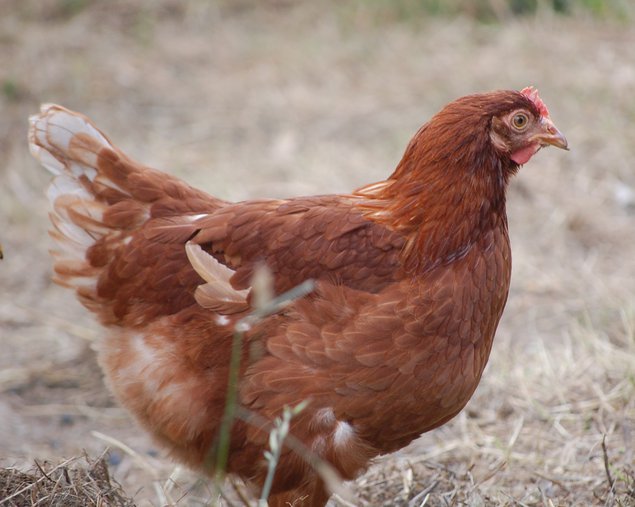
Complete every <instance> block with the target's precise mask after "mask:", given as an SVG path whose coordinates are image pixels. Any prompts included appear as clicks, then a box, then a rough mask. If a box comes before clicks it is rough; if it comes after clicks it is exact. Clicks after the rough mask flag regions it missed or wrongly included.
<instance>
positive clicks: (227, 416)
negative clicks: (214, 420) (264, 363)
mask: <svg viewBox="0 0 635 507" xmlns="http://www.w3.org/2000/svg"><path fill="white" fill-rule="evenodd" d="M242 343H243V331H242V330H238V329H236V330H235V331H234V335H233V340H232V353H231V358H230V361H229V375H228V378H227V399H226V401H225V412H224V413H223V420H222V421H221V426H220V430H219V437H218V447H217V450H216V467H215V476H216V484H217V486H218V487H219V488H220V485H221V483H222V482H223V480H224V479H225V470H226V467H227V458H228V457H229V442H230V436H231V427H232V424H233V422H234V415H235V413H236V399H237V395H238V372H239V371H240V356H241V353H242Z"/></svg>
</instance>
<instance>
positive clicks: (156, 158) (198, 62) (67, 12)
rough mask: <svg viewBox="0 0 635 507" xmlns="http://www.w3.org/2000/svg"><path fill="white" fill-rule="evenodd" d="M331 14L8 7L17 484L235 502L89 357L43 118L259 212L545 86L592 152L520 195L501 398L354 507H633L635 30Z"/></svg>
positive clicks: (0, 68)
mask: <svg viewBox="0 0 635 507" xmlns="http://www.w3.org/2000/svg"><path fill="white" fill-rule="evenodd" d="M327 5H329V6H330V9H329V8H324V7H318V5H317V4H310V3H308V2H297V3H294V2H283V1H280V0H278V1H275V2H274V1H273V0H270V1H268V2H265V3H262V4H258V6H257V7H254V5H253V4H252V2H248V1H241V2H237V3H231V2H228V1H225V2H219V3H214V4H210V3H207V2H203V1H191V2H183V3H179V2H177V1H175V0H160V1H157V2H126V1H124V0H116V1H113V2H90V1H87V0H84V1H72V0H71V1H61V0H56V1H54V0H46V1H42V2H36V1H35V0H27V1H18V0H5V1H4V2H3V3H2V4H0V11H2V12H0V85H1V86H2V90H1V91H2V95H1V96H0V111H2V115H1V116H0V244H2V247H3V250H4V260H3V261H1V263H0V287H2V293H1V294H0V346H1V350H2V353H1V354H0V368H1V370H0V466H4V467H9V466H14V465H15V466H19V467H28V466H30V465H31V464H32V463H33V460H34V459H37V460H38V462H43V461H45V460H47V461H49V462H52V463H57V462H60V461H62V460H63V459H64V458H68V457H72V456H78V455H81V453H82V452H83V450H85V451H86V452H87V453H88V454H89V455H93V456H98V455H99V454H100V453H101V452H102V451H103V450H104V448H106V447H110V449H111V454H110V458H109V462H110V468H111V473H112V474H113V475H114V477H115V478H116V479H117V480H118V481H119V482H120V483H121V484H122V485H123V487H124V489H125V490H126V492H127V494H128V495H129V496H131V497H133V498H134V500H135V502H136V503H137V504H138V505H144V506H147V505H163V504H166V503H173V504H176V505H180V506H186V505H201V504H204V503H205V502H207V503H209V502H210V501H211V500H212V498H213V495H212V493H211V492H210V491H209V485H207V484H206V483H204V482H203V483H199V484H198V486H197V487H196V488H191V485H192V484H194V483H195V482H196V475H195V474H193V473H192V472H189V471H187V470H183V469H180V468H177V469H175V468H174V464H173V463H172V462H171V461H170V460H169V459H168V458H166V457H165V456H164V455H163V454H162V452H161V450H160V449H158V448H156V447H155V445H154V444H153V443H152V442H151V441H150V439H149V438H148V437H147V436H146V435H145V434H144V433H143V432H142V431H140V430H139V429H138V428H137V427H136V426H135V425H134V423H133V422H132V421H131V419H130V418H129V416H128V415H127V413H126V412H125V411H124V410H123V409H121V408H119V407H118V406H117V405H116V403H115V402H114V401H113V399H112V398H111V396H110V395H109V393H108V391H107V390H106V388H105V387H104V385H103V382H102V378H101V374H100V371H99V369H98V367H97V366H96V362H95V357H94V354H93V352H92V349H91V344H92V343H93V342H94V341H95V340H96V339H98V338H99V336H100V333H101V331H100V329H99V327H98V326H97V325H96V324H95V323H94V322H93V321H92V320H91V318H90V317H89V315H88V314H87V312H86V311H85V310H84V309H83V308H82V307H81V306H80V305H79V304H78V303H76V302H75V301H74V298H73V295H72V294H71V293H70V292H69V291H67V290H64V289H62V288H60V287H57V286H55V285H53V284H52V283H51V281H50V276H51V261H50V259H49V257H48V253H47V249H48V248H49V246H50V242H49V240H48V238H47V234H46V230H47V226H48V224H47V204H46V201H45V198H44V189H45V188H46V185H47V181H48V175H47V174H45V172H44V171H43V170H41V168H40V167H38V166H37V164H36V163H35V162H34V161H33V160H32V158H31V157H30V155H29V153H28V149H27V145H26V118H27V116H28V115H29V114H32V113H34V112H36V111H37V108H38V107H39V104H40V103H41V102H58V103H61V104H63V105H65V106H67V107H69V108H72V109H75V110H79V111H82V112H83V113H85V114H87V115H88V116H90V117H91V118H93V120H94V121H95V122H96V123H97V124H98V125H99V126H100V127H101V128H102V129H103V130H104V131H106V132H107V133H108V134H109V135H110V137H111V138H112V140H113V141H114V142H115V143H116V144H118V145H119V146H120V147H122V148H123V149H124V150H125V151H127V152H128V153H129V154H130V155H132V156H133V157H135V158H136V159H138V160H142V161H143V162H145V163H147V164H149V165H152V166H155V167H158V168H161V169H164V170H166V171H168V172H171V173H173V174H176V175H178V176H180V177H182V178H185V179H186V180H188V181H189V182H190V183H191V184H193V185H196V186H199V187H201V188H203V189H205V190H207V191H209V192H212V193H215V194H216V195H219V196H221V197H224V198H227V199H235V200H242V199H247V198H251V197H263V196H267V197H269V196H278V197H287V196H291V195H301V194H311V193H330V192H346V191H349V190H351V189H353V188H355V187H357V186H360V185H362V184H364V183H368V182H371V181H376V180H379V179H382V178H384V177H385V176H387V175H388V174H389V173H390V172H391V171H392V169H393V168H394V166H395V165H396V163H397V162H398V159H399V157H400V155H401V153H402V152H403V149H404V147H405V145H406V143H407V142H408V140H409V138H410V137H411V136H412V134H413V133H414V132H415V131H416V130H417V128H418V127H419V126H420V125H421V124H422V123H423V122H424V121H425V120H426V119H428V118H429V117H430V116H431V115H432V114H433V113H434V112H436V111H437V110H438V109H439V108H440V107H442V106H443V104H445V103H446V102H448V101H449V100H451V99H453V98H456V97H459V96H461V95H464V94H467V93H472V92H476V91H485V90H490V89H497V88H515V89H519V88H522V87H524V86H527V85H535V86H537V87H538V88H539V89H540V92H541V96H542V98H543V99H544V101H545V102H546V103H547V105H548V106H549V108H550V110H551V115H552V118H553V119H554V121H555V123H556V125H557V126H558V127H559V128H560V129H561V130H562V131H563V132H564V133H565V134H566V135H567V137H568V140H569V145H570V147H571V151H570V152H560V151H558V150H554V149H549V150H545V151H543V152H540V153H539V154H538V155H537V156H536V157H535V158H534V159H533V160H532V161H531V162H530V164H528V165H527V166H526V167H524V168H523V169H522V170H521V171H520V173H519V175H518V176H517V177H516V179H515V180H514V182H513V184H512V186H511V189H510V193H509V198H508V212H509V222H510V233H511V238H512V248H513V257H514V267H513V283H512V288H511V293H510V296H509V302H508V305H507V309H506V312H505V315H504V317H503V320H502V322H501V325H500V328H499V331H498V334H497V337H496V341H495V343H494V348H493V352H492V356H491V359H490V362H489V365H488V367H487V369H486V371H485V374H484V377H483V380H482V382H481V385H480V386H479V388H478V390H477V392H476V394H475V396H474V398H473V399H472V401H471V402H470V403H469V405H468V406H467V408H466V409H465V410H464V411H463V412H462V413H461V414H460V415H459V416H458V417H457V418H456V419H455V420H454V421H452V422H451V423H449V424H447V425H446V426H445V427H443V428H441V429H439V430H436V431H434V432H432V433H430V434H427V435H425V436H423V437H422V438H421V439H420V440H418V441H417V442H415V443H413V444H412V445H411V446H409V447H408V448H407V449H404V450H403V451H402V452H400V453H398V454H397V455H393V456H389V457H386V458H384V459H382V460H380V461H379V462H378V464H376V465H375V466H374V467H373V468H372V469H371V470H370V471H369V473H368V474H367V475H365V476H363V477H361V478H360V479H359V480H358V481H356V482H355V483H353V484H352V485H350V490H351V496H350V498H349V500H348V503H346V501H345V500H343V499H338V498H335V499H334V500H332V502H333V505H364V506H366V505H368V506H376V505H386V506H389V505H413V506H414V505H423V504H425V505H470V506H479V505H541V506H542V505H544V506H552V505H553V506H557V505H563V506H564V505H594V504H597V505H635V478H634V473H635V466H634V465H633V463H634V462H635V262H634V261H633V259H635V234H634V232H633V231H635V162H633V160H634V156H635V142H634V139H635V100H634V99H633V89H634V88H635V26H634V25H633V23H629V22H628V21H624V20H621V19H612V20H611V19H603V20H602V19H592V18H590V17H589V16H587V15H584V14H578V15H574V16H566V17H565V16H558V15H554V14H553V13H550V12H547V11H546V10H544V11H540V12H538V13H537V14H536V15H535V16H533V15H532V16H530V17H526V18H522V19H501V20H499V21H498V22H496V23H493V24H482V23H478V22H475V21H473V20H470V19H465V18H453V19H443V18H434V19H426V18H425V17H423V18H419V19H417V20H408V19H399V18H397V19H392V18H391V19H388V20H383V19H381V17H378V16H377V15H376V12H375V11H373V9H372V8H371V7H368V6H365V4H363V3H360V2H350V3H346V2H342V3H329V4H327ZM369 5H370V3H369ZM603 442H604V445H603ZM0 503H2V499H0Z"/></svg>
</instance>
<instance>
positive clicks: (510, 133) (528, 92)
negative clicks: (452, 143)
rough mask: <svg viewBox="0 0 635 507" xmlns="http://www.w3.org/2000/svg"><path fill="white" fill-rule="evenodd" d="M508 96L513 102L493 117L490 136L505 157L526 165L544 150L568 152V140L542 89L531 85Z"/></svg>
mask: <svg viewBox="0 0 635 507" xmlns="http://www.w3.org/2000/svg"><path fill="white" fill-rule="evenodd" d="M508 93H509V100H508V101H505V102H504V103H503V104H501V106H502V108H501V110H499V111H496V112H495V114H494V115H493V116H492V120H491V127H490V134H489V135H490V140H491V142H492V145H493V146H494V148H495V149H496V151H497V152H498V153H499V155H500V156H501V157H509V159H511V161H512V162H514V163H516V164H518V165H522V164H525V163H526V162H527V161H528V160H529V159H530V158H531V157H532V156H533V155H534V154H535V153H536V152H537V151H538V150H539V149H540V148H542V147H545V146H556V147H558V148H562V149H565V150H566V149H568V145H567V140H566V138H565V137H564V135H562V133H560V131H559V130H558V129H557V128H556V126H555V125H554V124H553V122H552V121H551V118H550V117H549V110H548V109H547V106H545V104H544V102H543V101H542V100H541V99H540V97H539V96H538V90H536V89H535V88H533V87H531V86H530V87H527V88H524V89H523V90H521V91H520V92H508Z"/></svg>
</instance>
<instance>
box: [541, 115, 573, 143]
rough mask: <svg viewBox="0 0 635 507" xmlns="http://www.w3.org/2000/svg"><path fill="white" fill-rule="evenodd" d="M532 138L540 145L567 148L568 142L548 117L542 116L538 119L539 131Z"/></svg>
mask: <svg viewBox="0 0 635 507" xmlns="http://www.w3.org/2000/svg"><path fill="white" fill-rule="evenodd" d="M533 140H534V141H537V142H539V143H540V146H555V147H556V148H562V149H563V150H569V143H567V138H566V137H564V135H563V134H562V132H560V131H559V130H558V129H557V128H556V126H555V125H554V124H553V122H552V121H551V118H549V117H543V118H542V120H541V121H540V132H538V133H537V134H536V135H535V136H533Z"/></svg>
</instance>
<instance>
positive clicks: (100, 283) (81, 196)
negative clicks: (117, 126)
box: [29, 105, 224, 325]
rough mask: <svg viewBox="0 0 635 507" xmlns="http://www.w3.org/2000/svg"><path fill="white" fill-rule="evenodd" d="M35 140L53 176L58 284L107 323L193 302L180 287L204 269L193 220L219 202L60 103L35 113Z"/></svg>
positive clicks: (38, 153)
mask: <svg viewBox="0 0 635 507" xmlns="http://www.w3.org/2000/svg"><path fill="white" fill-rule="evenodd" d="M29 145H30V149H31V153H32V154H33V155H34V156H35V158H36V159H38V160H39V161H40V163H41V164H42V165H43V166H44V167H45V168H46V169H48V170H49V171H50V172H51V173H52V174H53V175H54V178H53V181H52V182H51V185H50V186H49V188H48V192H47V195H48V198H49V201H50V203H51V206H52V211H51V213H50V218H51V223H52V228H51V230H50V235H51V237H52V238H53V240H54V242H55V248H54V249H53V250H52V251H51V254H52V255H53V257H54V261H55V264H54V270H55V277H54V279H55V281H56V282H57V283H59V284H61V285H64V286H67V287H71V288H74V289H75V290H76V292H77V295H78V297H79V299H80V301H81V302H82V303H83V304H84V305H85V306H87V307H88V308H89V309H91V310H93V311H95V312H96V313H98V315H99V316H100V318H101V321H102V323H104V324H120V325H126V324H128V325H130V324H134V325H140V324H142V323H143V321H146V320H147V319H149V318H154V317H157V316H159V315H161V314H163V315H165V314H170V313H174V312H175V311H178V310H180V309H181V308H182V307H183V306H184V305H186V304H191V303H192V302H193V299H192V298H191V295H190V294H188V290H183V289H184V286H185V288H186V289H189V288H190V287H188V284H191V285H192V287H191V290H192V291H193V290H194V288H195V287H196V285H197V283H198V281H199V278H198V276H197V275H196V274H195V273H194V271H193V270H192V268H191V266H190V264H189V262H188V261H187V258H186V256H185V242H186V241H187V239H188V238H189V237H190V236H191V235H192V234H194V233H195V232H196V226H195V224H194V222H195V221H196V219H197V218H199V216H200V215H204V214H207V213H210V212H212V211H214V210H215V209H218V208H219V207H220V206H222V205H223V204H224V203H223V201H221V200H219V199H216V198H214V197H212V196H210V195H208V194H205V193H204V192H200V191H198V190H195V189H193V188H191V187H189V186H188V185H186V184H185V183H183V182H181V181H180V180H178V179H176V178H174V177H172V176H169V175H167V174H164V173H161V172H159V171H156V170H154V169H150V168H148V167H145V166H143V165H141V164H138V163H137V162H135V161H133V160H131V159H130V158H128V157H127V156H126V155H124V154H123V153H122V152H121V151H120V150H119V149H118V148H116V147H115V146H114V145H113V144H112V143H111V141H110V140H109V139H108V137H106V135H104V134H103V133H102V132H100V131H99V130H98V129H97V128H96V127H95V126H94V125H93V124H92V123H91V122H90V120H89V119H88V118H86V117H85V116H83V115H81V114H78V113H75V112H72V111H69V110H67V109H65V108H63V107H60V106H57V105H44V106H42V108H41V111H40V114H38V115H35V116H32V117H31V118H30V129H29ZM171 291H172V292H173V294H171V293H170V292H171ZM171 296H173V297H171ZM188 296H189V299H187V298H188ZM170 299H171V301H168V300H170ZM186 300H187V301H186ZM168 303H169V305H168Z"/></svg>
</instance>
